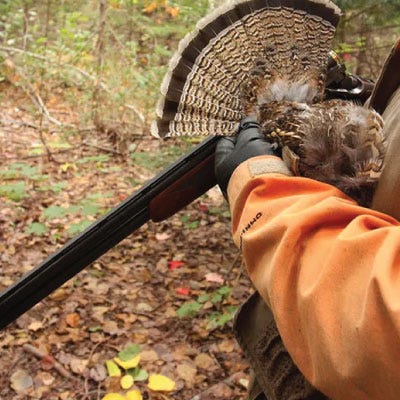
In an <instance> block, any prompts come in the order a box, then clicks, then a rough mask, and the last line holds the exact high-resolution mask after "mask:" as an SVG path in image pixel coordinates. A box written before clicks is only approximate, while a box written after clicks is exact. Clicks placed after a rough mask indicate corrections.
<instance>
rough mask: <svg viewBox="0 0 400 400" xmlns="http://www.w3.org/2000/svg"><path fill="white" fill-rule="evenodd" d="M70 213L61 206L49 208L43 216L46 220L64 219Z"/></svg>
mask: <svg viewBox="0 0 400 400" xmlns="http://www.w3.org/2000/svg"><path fill="white" fill-rule="evenodd" d="M67 213H68V209H67V208H64V207H60V206H50V207H47V208H46V209H45V210H44V211H43V213H42V215H43V217H44V218H46V219H55V218H63V217H65V215H66V214H67Z"/></svg>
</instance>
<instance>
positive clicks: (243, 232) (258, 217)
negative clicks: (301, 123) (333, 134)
mask: <svg viewBox="0 0 400 400" xmlns="http://www.w3.org/2000/svg"><path fill="white" fill-rule="evenodd" d="M271 159H274V162H275V163H276V162H277V160H278V158H276V157H270V156H269V157H268V156H263V157H256V158H253V159H250V160H248V161H246V162H244V163H243V164H241V165H240V166H239V167H238V168H237V169H236V170H235V172H234V174H233V175H232V178H231V180H230V183H229V187H228V196H229V200H230V205H231V211H232V230H233V237H234V241H235V243H236V244H237V246H238V247H240V248H241V249H242V252H243V256H244V259H245V263H246V267H247V270H248V273H249V276H250V278H251V280H252V282H253V284H254V286H255V287H256V288H257V290H258V291H259V292H260V294H261V296H262V297H263V298H264V300H265V301H266V302H267V304H269V306H270V307H271V309H272V311H273V314H274V316H275V319H276V322H277V325H278V328H279V331H280V333H281V335H282V339H283V341H284V343H285V345H286V347H287V349H288V351H289V353H290V354H291V355H292V357H293V359H294V361H295V363H296V364H297V365H298V367H299V369H300V370H301V371H302V372H303V373H304V375H305V376H306V378H307V379H308V380H309V381H310V382H311V383H312V384H313V385H314V386H315V387H316V388H318V389H319V390H321V391H322V392H323V393H325V394H326V395H327V396H328V397H329V398H331V399H333V400H347V399H349V400H350V399H351V400H398V399H399V398H400V224H399V222H398V221H396V220H395V219H393V218H391V217H389V216H387V215H384V214H381V213H378V212H376V211H372V210H369V209H366V208H362V207H359V206H358V205H357V204H356V203H355V202H353V201H352V200H351V199H349V198H348V197H347V196H346V195H345V194H343V193H342V192H340V191H339V190H337V189H336V188H334V187H332V186H330V185H327V184H324V183H321V182H317V181H313V180H310V179H306V178H301V177H289V176H286V175H283V174H281V173H276V169H274V170H273V171H275V173H267V172H268V166H267V168H264V169H263V168H259V166H260V165H262V164H263V163H266V164H268V163H271ZM257 164H258V167H257Z"/></svg>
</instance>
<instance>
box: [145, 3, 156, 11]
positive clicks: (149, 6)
mask: <svg viewBox="0 0 400 400" xmlns="http://www.w3.org/2000/svg"><path fill="white" fill-rule="evenodd" d="M155 10H157V3H156V2H155V1H153V2H152V3H150V4H149V5H148V6H147V7H145V8H144V12H145V13H146V14H151V13H152V12H154V11H155Z"/></svg>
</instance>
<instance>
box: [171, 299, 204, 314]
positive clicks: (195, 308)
mask: <svg viewBox="0 0 400 400" xmlns="http://www.w3.org/2000/svg"><path fill="white" fill-rule="evenodd" d="M202 307H203V305H202V304H200V303H198V302H197V301H191V302H188V303H184V304H183V305H182V306H181V307H180V308H179V309H178V310H177V311H176V315H177V316H178V317H195V316H196V315H197V314H198V312H199V311H200V310H201V308H202Z"/></svg>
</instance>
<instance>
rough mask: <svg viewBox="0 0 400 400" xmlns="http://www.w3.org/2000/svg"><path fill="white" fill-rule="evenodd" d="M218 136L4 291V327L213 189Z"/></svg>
mask: <svg viewBox="0 0 400 400" xmlns="http://www.w3.org/2000/svg"><path fill="white" fill-rule="evenodd" d="M218 140H219V137H216V136H213V137H209V138H207V139H206V140H204V141H203V142H202V143H200V144H199V145H197V146H196V147H195V148H194V149H193V150H191V151H190V152H189V153H187V154H186V155H184V156H183V157H181V158H180V159H179V160H178V161H176V162H175V163H174V164H172V165H170V166H169V167H167V168H166V169H165V170H164V171H162V172H160V173H159V174H158V175H157V176H155V177H154V178H153V179H151V180H150V181H149V182H147V183H146V184H145V185H144V186H143V187H142V188H141V189H139V190H138V191H137V192H135V193H134V194H132V195H131V196H130V197H129V198H127V199H126V200H125V201H123V202H122V203H121V204H119V205H118V206H117V207H115V208H114V209H113V210H111V211H110V212H109V213H108V214H106V215H105V216H103V217H102V218H100V219H99V220H97V221H96V222H94V223H93V224H92V225H91V226H89V227H88V228H87V229H86V230H85V231H84V232H82V233H81V234H80V235H78V236H76V237H75V238H73V239H72V240H70V241H69V242H68V243H67V244H66V245H64V246H63V247H62V248H61V249H60V250H58V251H57V252H56V253H54V254H52V255H51V256H50V257H48V258H47V259H46V260H45V261H43V262H42V263H41V264H40V265H38V266H37V267H36V268H34V269H32V270H31V271H30V272H28V273H27V274H25V275H24V276H23V277H22V278H21V279H20V280H18V281H17V282H16V283H14V284H13V285H12V286H10V287H9V288H7V289H6V290H5V291H3V292H2V293H0V329H3V328H4V327H6V326H7V325H8V324H10V323H11V322H13V321H15V320H16V319H17V318H18V317H19V316H20V315H22V314H23V313H24V312H25V311H27V310H29V309H30V308H32V307H33V306H34V305H35V304H37V303H38V302H39V301H40V300H42V299H44V298H45V297H46V296H48V295H49V294H50V293H51V292H53V291H54V290H55V289H57V288H59V287H60V286H61V285H62V284H64V283H65V282H66V281H68V280H69V279H71V278H72V277H73V276H75V275H76V274H77V273H78V272H80V271H81V270H82V269H84V268H85V267H87V266H88V265H90V264H91V263H92V262H93V261H94V260H96V259H97V258H99V257H100V256H101V255H103V254H104V253H105V252H106V251H108V250H109V249H111V248H112V247H114V246H115V245H116V244H117V243H119V242H120V241H121V240H123V239H125V238H126V237H127V236H128V235H130V234H131V233H132V232H134V231H135V230H136V229H138V228H140V227H141V226H142V225H143V224H145V223H146V222H147V221H149V220H152V221H154V222H160V221H163V220H165V219H167V218H169V217H170V216H172V215H173V214H175V213H176V212H178V211H179V210H180V209H182V208H183V207H185V206H187V205H188V204H190V203H191V202H192V201H193V200H195V199H196V198H198V197H199V196H201V195H202V194H203V193H205V192H207V190H209V189H211V188H212V187H213V186H214V185H215V184H216V179H215V175H214V153H215V147H216V145H217V142H218Z"/></svg>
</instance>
